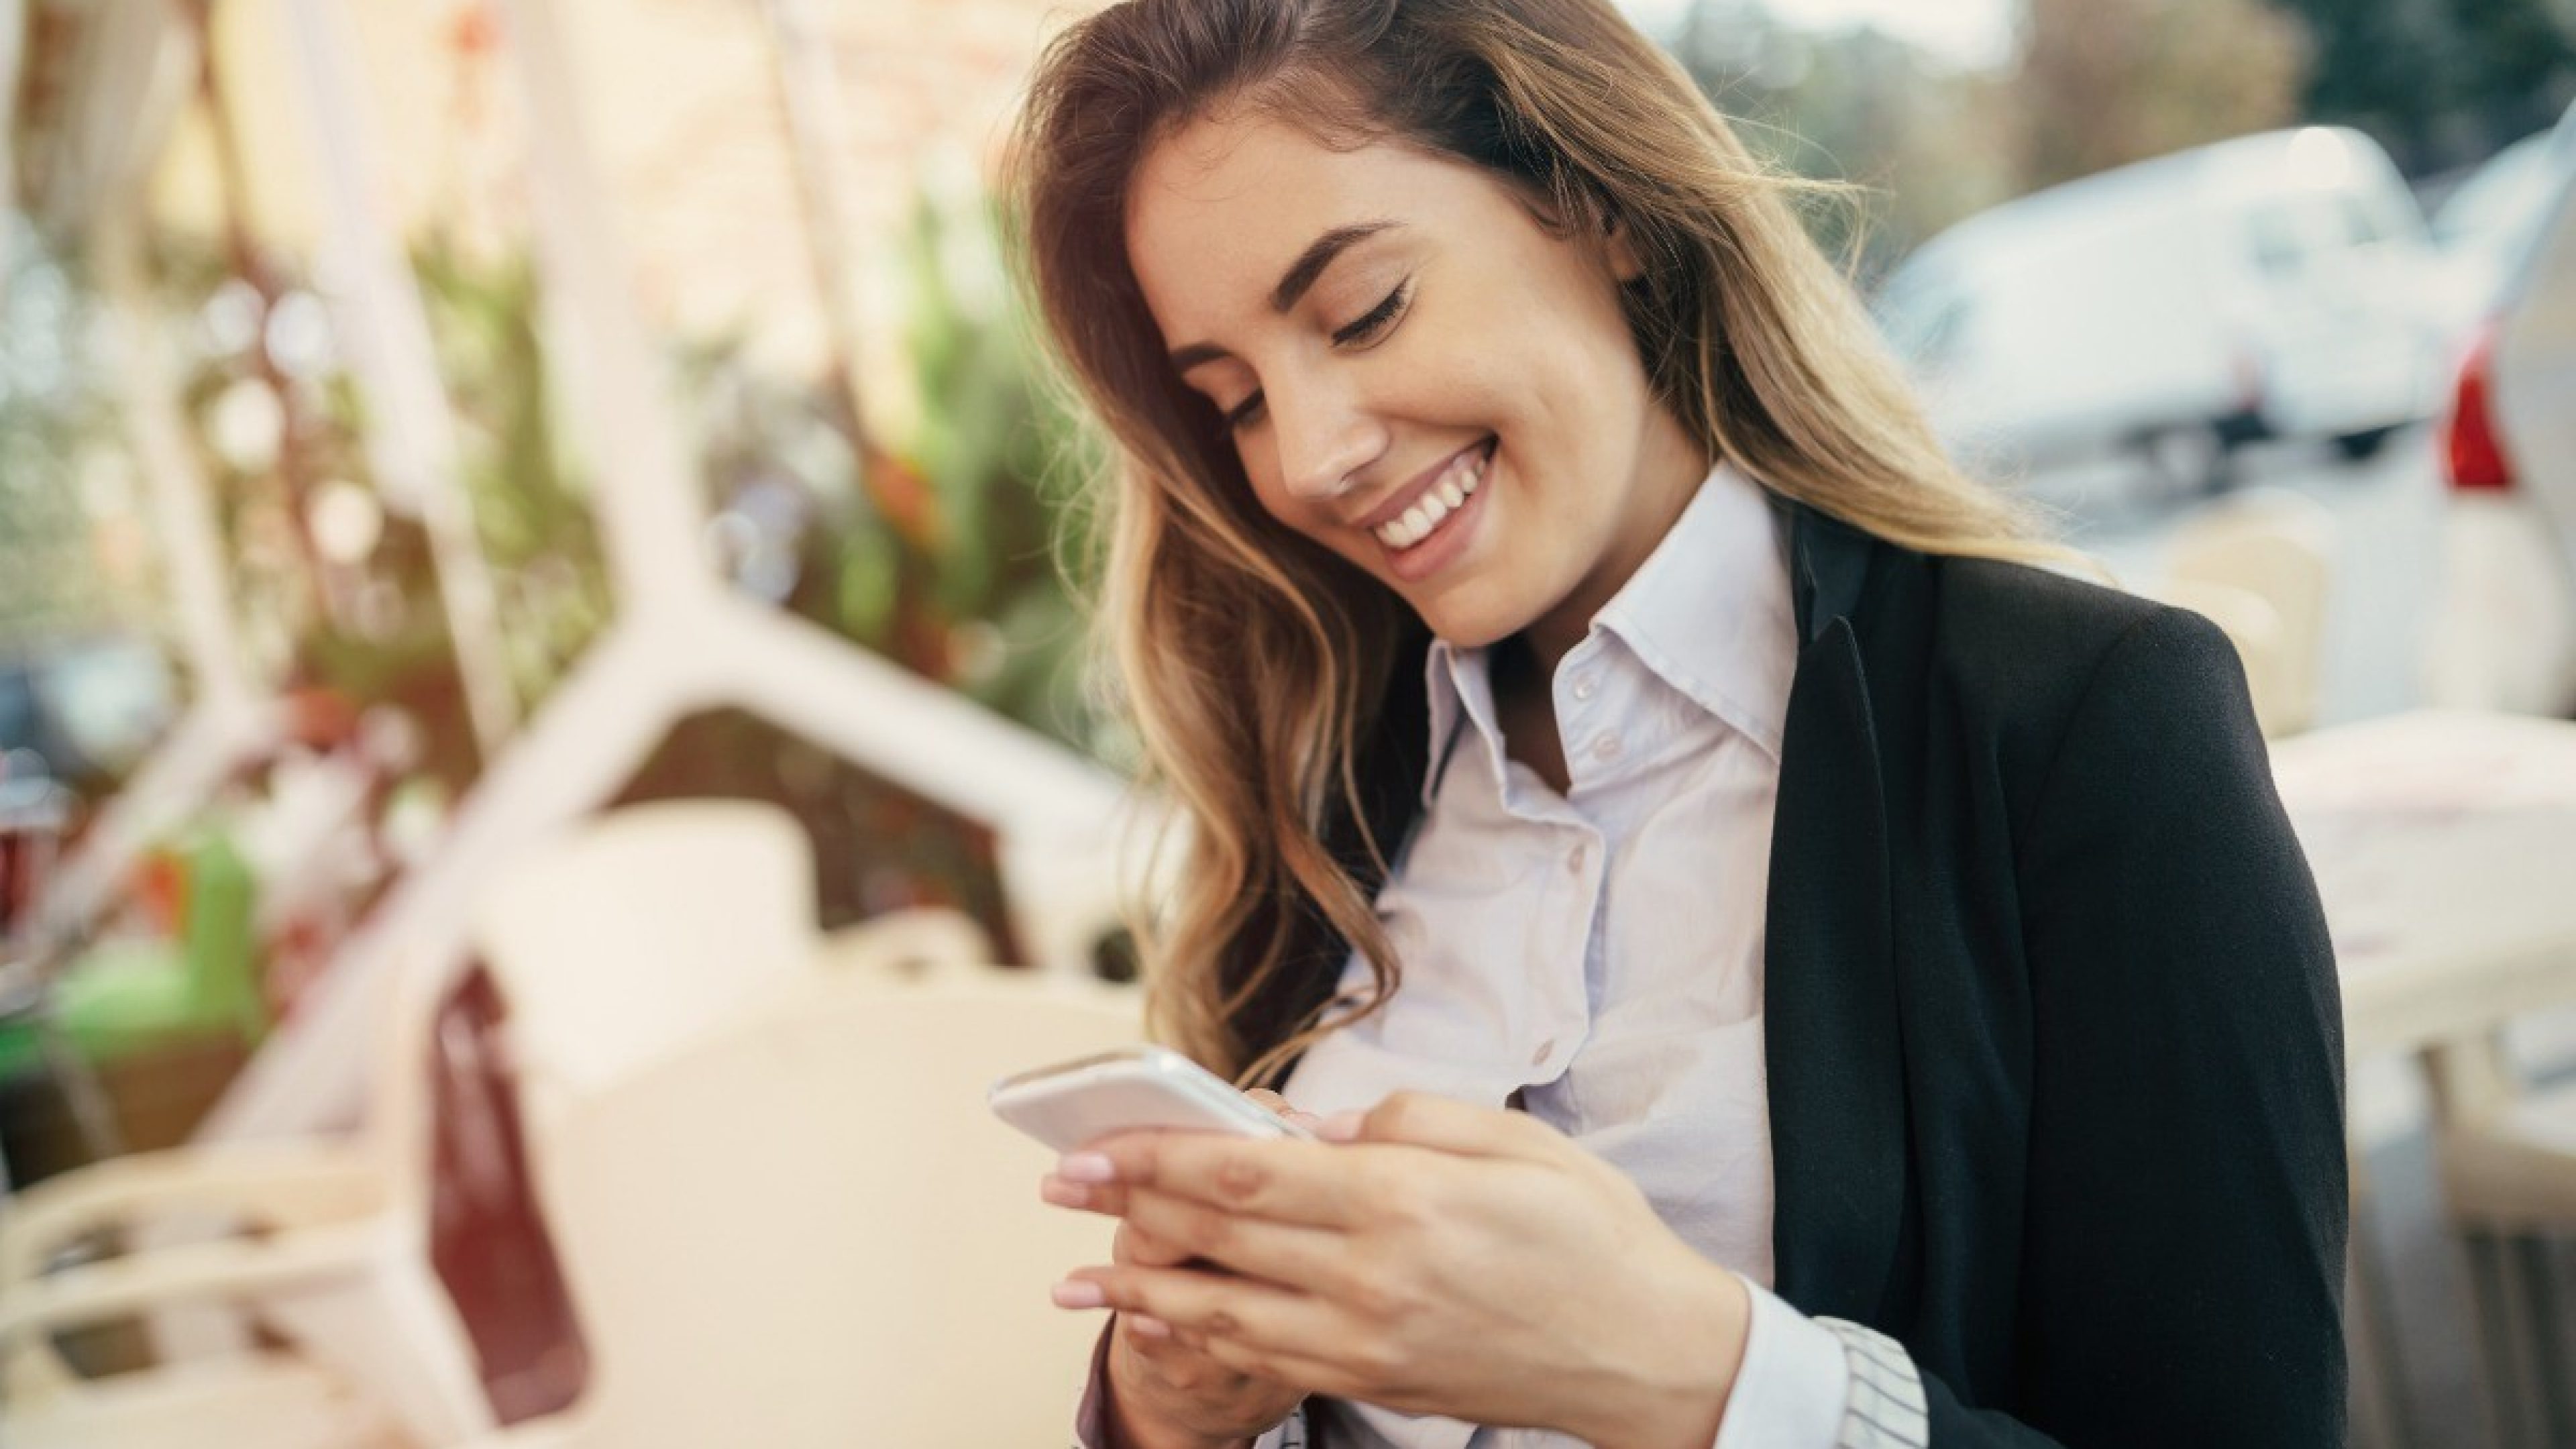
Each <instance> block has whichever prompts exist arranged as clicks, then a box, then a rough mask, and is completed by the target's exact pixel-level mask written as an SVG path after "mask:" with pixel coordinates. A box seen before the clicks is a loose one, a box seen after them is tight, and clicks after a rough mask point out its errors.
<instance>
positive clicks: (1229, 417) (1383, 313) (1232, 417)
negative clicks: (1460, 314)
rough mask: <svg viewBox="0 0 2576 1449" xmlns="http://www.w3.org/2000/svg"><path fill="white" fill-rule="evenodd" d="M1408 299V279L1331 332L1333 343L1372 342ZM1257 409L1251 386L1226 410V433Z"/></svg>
mask: <svg viewBox="0 0 2576 1449" xmlns="http://www.w3.org/2000/svg"><path fill="white" fill-rule="evenodd" d="M1411 300H1413V283H1411V282H1409V281H1408V282H1405V283H1403V284H1401V285H1399V286H1398V287H1397V288H1396V289H1395V290H1394V291H1392V292H1389V293H1387V294H1386V300H1385V301H1383V302H1380V303H1378V304H1377V305H1376V306H1374V307H1372V308H1370V309H1369V310H1368V312H1367V313H1366V315H1364V316H1362V317H1361V318H1360V319H1359V320H1358V321H1356V322H1353V323H1352V324H1351V325H1349V326H1348V327H1344V328H1342V329H1341V330H1340V331H1338V332H1335V333H1334V334H1333V345H1334V346H1336V347H1348V346H1351V345H1352V344H1354V343H1360V342H1374V341H1376V340H1377V339H1378V338H1379V337H1380V336H1382V335H1384V334H1385V332H1386V329H1387V328H1389V327H1391V326H1393V325H1395V319H1396V316H1397V314H1399V313H1401V312H1402V311H1403V310H1404V304H1405V303H1407V302H1409V301H1411ZM1260 411H1261V391H1260V389H1258V388H1255V389H1254V390H1253V393H1252V395H1251V396H1250V397H1247V398H1245V399H1244V400H1243V401H1241V402H1239V403H1236V404H1235V405H1234V407H1233V409H1232V410H1231V411H1229V412H1228V413H1226V415H1225V426H1226V429H1227V430H1228V431H1229V432H1230V431H1233V430H1235V429H1238V428H1241V427H1242V426H1244V425H1245V424H1246V423H1249V422H1251V421H1252V419H1253V417H1254V415H1255V414H1257V413H1259V412H1260Z"/></svg>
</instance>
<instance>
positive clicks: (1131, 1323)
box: [1127, 1313, 1172, 1338]
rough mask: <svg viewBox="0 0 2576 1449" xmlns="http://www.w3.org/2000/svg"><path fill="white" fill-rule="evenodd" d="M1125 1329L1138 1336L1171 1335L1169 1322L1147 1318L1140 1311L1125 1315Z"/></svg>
mask: <svg viewBox="0 0 2576 1449" xmlns="http://www.w3.org/2000/svg"><path fill="white" fill-rule="evenodd" d="M1127 1331H1128V1332H1130V1333H1132V1334H1134V1335H1136V1336H1137V1337H1138V1338H1169V1337H1171V1336H1172V1326H1171V1325H1170V1324H1168V1323H1165V1322H1164V1321H1163V1320H1161V1319H1159V1318H1148V1317H1146V1316H1145V1315H1144V1314H1142V1313H1130V1314H1128V1315H1127Z"/></svg>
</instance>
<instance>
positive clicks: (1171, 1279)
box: [1055, 1268, 1338, 1357]
mask: <svg viewBox="0 0 2576 1449" xmlns="http://www.w3.org/2000/svg"><path fill="white" fill-rule="evenodd" d="M1055 1301H1056V1303H1057V1305H1058V1306H1059V1307H1064V1308H1110V1309H1115V1310H1116V1311H1117V1312H1118V1313H1119V1314H1121V1315H1122V1316H1125V1315H1142V1316H1143V1317H1146V1318H1151V1319H1154V1320H1156V1321H1158V1322H1160V1323H1161V1324H1162V1325H1164V1326H1165V1327H1167V1328H1169V1329H1170V1330H1171V1332H1172V1339H1173V1341H1176V1342H1177V1341H1180V1340H1181V1339H1183V1338H1185V1337H1186V1338H1192V1339H1195V1340H1197V1341H1198V1343H1199V1344H1200V1346H1201V1347H1202V1348H1203V1349H1204V1350H1205V1351H1207V1352H1209V1353H1210V1355H1211V1356H1212V1357H1221V1355H1219V1354H1218V1352H1217V1350H1218V1348H1219V1346H1220V1345H1221V1344H1224V1343H1226V1342H1229V1341H1230V1342H1231V1343H1232V1344H1234V1345H1235V1346H1236V1347H1238V1348H1242V1349H1250V1350H1253V1351H1255V1352H1258V1353H1264V1354H1268V1353H1289V1354H1296V1355H1300V1356H1305V1355H1311V1354H1315V1353H1317V1352H1319V1351H1324V1350H1328V1349H1329V1346H1330V1345H1331V1344H1332V1343H1333V1341H1334V1336H1333V1331H1332V1329H1333V1324H1334V1323H1335V1322H1336V1320H1337V1317H1338V1315H1337V1314H1336V1312H1335V1311H1334V1310H1333V1309H1332V1307H1331V1306H1330V1305H1329V1304H1327V1303H1325V1302H1324V1301H1323V1300H1321V1299H1317V1298H1314V1297H1311V1296H1309V1295H1307V1294H1303V1293H1299V1292H1296V1291H1294V1290H1292V1289H1287V1288H1281V1287H1278V1286H1276V1285H1273V1284H1268V1283H1262V1282H1258V1281H1255V1280H1253V1279H1249V1278H1236V1277H1230V1276H1228V1275H1225V1274H1221V1273H1201V1272H1196V1271H1193V1270H1191V1269H1187V1268H1084V1269H1081V1270H1079V1271H1077V1272H1075V1273H1074V1274H1073V1275H1072V1276H1070V1277H1068V1278H1066V1279H1065V1281H1063V1282H1062V1283H1059V1284H1057V1285H1056V1291H1055ZM1131 1327H1132V1325H1131Z"/></svg>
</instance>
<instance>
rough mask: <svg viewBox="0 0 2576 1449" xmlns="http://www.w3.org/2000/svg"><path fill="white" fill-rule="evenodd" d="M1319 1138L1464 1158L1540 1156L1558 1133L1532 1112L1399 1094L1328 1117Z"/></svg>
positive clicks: (1317, 1132)
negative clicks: (1360, 1109)
mask: <svg viewBox="0 0 2576 1449" xmlns="http://www.w3.org/2000/svg"><path fill="white" fill-rule="evenodd" d="M1315 1135H1316V1136H1318V1137H1321V1138H1323V1139H1324V1140H1325V1141H1327V1142H1391V1143H1402V1144H1404V1145H1406V1146H1409V1147H1428V1148H1431V1149H1433V1150H1434V1151H1439V1152H1451V1153H1456V1154H1458V1155H1460V1156H1462V1157H1527V1156H1535V1155H1538V1153H1539V1152H1540V1150H1541V1149H1543V1147H1544V1145H1545V1140H1546V1138H1548V1137H1550V1136H1553V1135H1554V1134H1552V1133H1550V1132H1549V1131H1548V1129H1547V1128H1546V1127H1544V1126H1542V1125H1540V1124H1539V1123H1537V1122H1535V1121H1533V1120H1531V1118H1530V1117H1529V1116H1528V1114H1526V1113H1522V1112H1506V1111H1502V1110H1500V1109H1498V1108H1493V1107H1471V1106H1469V1105H1467V1104H1466V1103H1464V1102H1453V1101H1450V1100H1449V1099H1448V1098H1446V1097H1435V1096H1432V1095H1430V1094H1429V1093H1427V1092H1398V1093H1396V1094H1395V1095H1394V1096H1391V1097H1389V1098H1387V1099H1386V1100H1385V1101H1383V1102H1380V1103H1378V1104H1377V1105H1376V1106H1375V1107H1373V1108H1371V1109H1369V1110H1368V1111H1367V1112H1340V1113H1336V1114H1334V1115H1333V1116H1331V1117H1327V1118H1325V1119H1324V1120H1323V1122H1321V1123H1320V1124H1318V1125H1317V1127H1316V1129H1315Z"/></svg>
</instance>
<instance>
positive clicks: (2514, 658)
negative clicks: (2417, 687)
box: [2426, 126, 2576, 714]
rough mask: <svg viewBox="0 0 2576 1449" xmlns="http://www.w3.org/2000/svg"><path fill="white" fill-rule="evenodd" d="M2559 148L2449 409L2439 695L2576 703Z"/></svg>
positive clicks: (2457, 700)
mask: <svg viewBox="0 0 2576 1449" xmlns="http://www.w3.org/2000/svg"><path fill="white" fill-rule="evenodd" d="M2561 132H2562V134H2568V128H2566V127H2564V126H2562V127H2561ZM2556 155H2557V164H2556V174H2555V184H2554V186H2553V188H2552V190H2551V192H2550V194H2549V196H2548V198H2547V201H2546V205H2545V206H2543V207H2542V208H2541V209H2540V212H2539V217H2540V219H2539V222H2538V224H2537V225H2536V227H2535V228H2534V230H2533V234H2532V235H2531V236H2530V237H2528V238H2527V239H2526V243H2525V245H2524V246H2523V247H2522V248H2521V250H2520V253H2519V255H2518V256H2517V257H2516V258H2515V260H2514V261H2513V263H2512V265H2511V266H2510V267H2509V268H2508V269H2507V273H2508V275H2507V280H2506V281H2505V283H2504V285H2503V287H2502V289H2501V291H2500V292H2499V293H2498V297H2497V302H2496V305H2495V307H2494V309H2493V311H2492V314H2491V316H2490V317H2489V320H2488V321H2487V322H2486V324H2485V325H2484V326H2483V327H2481V328H2480V329H2479V331H2478V333H2477V335H2476V337H2475V339H2474V340H2473V341H2472V343H2471V344H2470V346H2469V348H2468V350H2467V352H2466V354H2465V356H2464V357H2463V358H2462V360H2461V363H2460V367H2459V371H2458V374H2457V378H2456V380H2455V383H2454V385H2453V390H2452V401H2451V408H2450V412H2449V413H2448V415H2447V416H2446V417H2445V418H2444V420H2443V428H2442V448H2441V456H2442V463H2443V468H2444V470H2445V473H2446V474H2447V476H2448V478H2449V480H2450V485H2451V492H2450V496H2449V501H2448V507H2447V509H2446V512H2445V517H2444V524H2443V532H2444V539H2443V562H2444V569H2443V600H2442V606H2441V610H2440V612H2439V614H2438V615H2437V617H2436V619H2435V621H2434V625H2433V631H2432V635H2431V639H2432V649H2431V653H2430V657H2429V658H2428V660H2427V672H2426V685H2427V689H2426V692H2427V694H2428V696H2429V697H2430V699H2431V702H2433V703H2435V704H2440V705H2449V706H2457V707H2475V708H2490V709H2510V710H2521V711H2528V712H2535V713H2545V714H2566V713H2569V712H2570V711H2571V710H2576V144H2570V145H2567V146H2564V147H2562V148H2561V149H2560V150H2559V151H2558V152H2557V153H2556Z"/></svg>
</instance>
